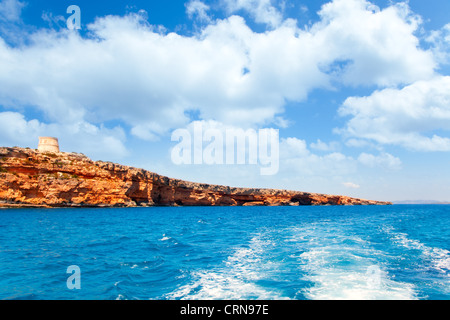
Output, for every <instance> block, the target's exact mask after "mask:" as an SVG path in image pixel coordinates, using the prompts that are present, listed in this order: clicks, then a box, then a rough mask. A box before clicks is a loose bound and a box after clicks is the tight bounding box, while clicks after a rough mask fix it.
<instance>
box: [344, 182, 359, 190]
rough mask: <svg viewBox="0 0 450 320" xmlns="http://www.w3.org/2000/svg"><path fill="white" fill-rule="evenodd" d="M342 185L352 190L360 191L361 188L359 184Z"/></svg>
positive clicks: (346, 183) (348, 183)
mask: <svg viewBox="0 0 450 320" xmlns="http://www.w3.org/2000/svg"><path fill="white" fill-rule="evenodd" d="M342 185H343V186H344V187H346V188H351V189H359V188H360V187H361V186H360V185H359V184H356V183H353V182H343V183H342Z"/></svg>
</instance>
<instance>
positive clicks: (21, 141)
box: [0, 112, 128, 160]
mask: <svg viewBox="0 0 450 320" xmlns="http://www.w3.org/2000/svg"><path fill="white" fill-rule="evenodd" d="M39 136H55V137H58V138H59V141H60V144H61V151H66V152H72V151H76V152H82V153H85V154H87V155H89V156H90V157H92V158H94V159H104V160H107V159H119V158H121V157H124V156H126V155H127V154H128V150H127V149H126V147H125V146H124V142H125V133H124V132H123V130H122V129H121V128H120V127H115V128H113V129H108V128H105V127H103V126H99V127H98V126H94V125H92V124H89V123H87V122H83V121H80V122H76V123H72V124H66V125H61V124H57V123H52V124H45V123H42V122H40V121H39V120H36V119H32V120H26V119H25V117H24V116H23V115H22V114H20V113H18V112H1V113H0V145H2V146H15V145H17V146H22V147H31V146H36V147H37V143H38V140H37V138H38V137H39ZM104 157H107V158H104Z"/></svg>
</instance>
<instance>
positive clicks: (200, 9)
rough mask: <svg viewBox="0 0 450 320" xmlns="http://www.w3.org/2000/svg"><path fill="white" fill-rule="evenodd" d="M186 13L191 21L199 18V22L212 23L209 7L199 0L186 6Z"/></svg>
mask: <svg viewBox="0 0 450 320" xmlns="http://www.w3.org/2000/svg"><path fill="white" fill-rule="evenodd" d="M185 6H186V13H187V15H188V17H189V18H190V19H192V18H194V16H196V17H197V19H198V20H200V21H201V22H205V23H210V22H211V18H210V17H209V15H208V13H207V12H208V10H209V6H208V5H206V4H205V3H204V2H202V1H199V0H191V1H189V2H188V3H187V4H186V5H185Z"/></svg>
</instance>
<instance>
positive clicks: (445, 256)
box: [383, 227, 450, 294]
mask: <svg viewBox="0 0 450 320" xmlns="http://www.w3.org/2000/svg"><path fill="white" fill-rule="evenodd" d="M383 231H384V232H385V233H387V234H388V235H390V236H391V240H392V241H393V242H394V243H395V244H397V245H398V246H400V247H402V248H406V249H410V250H417V251H419V252H420V255H421V259H422V260H423V262H424V264H423V265H422V267H425V268H428V269H432V270H434V271H437V272H438V274H439V275H440V276H438V277H437V278H436V279H434V280H432V279H430V280H429V281H431V282H433V284H434V286H436V287H438V288H439V290H440V291H442V292H444V293H446V294H449V293H450V251H449V250H446V249H442V248H438V247H431V246H428V245H426V244H424V243H422V242H420V241H419V240H416V239H411V238H409V236H408V234H406V233H403V232H396V231H395V230H394V228H393V227H385V228H384V229H383Z"/></svg>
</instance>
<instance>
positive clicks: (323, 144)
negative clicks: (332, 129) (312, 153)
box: [310, 139, 339, 151]
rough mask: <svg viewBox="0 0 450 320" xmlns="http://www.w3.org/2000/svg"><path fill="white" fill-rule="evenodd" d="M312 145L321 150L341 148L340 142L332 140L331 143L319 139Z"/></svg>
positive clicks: (313, 147) (311, 145)
mask: <svg viewBox="0 0 450 320" xmlns="http://www.w3.org/2000/svg"><path fill="white" fill-rule="evenodd" d="M310 147H311V148H312V149H315V150H319V151H336V150H338V149H339V142H337V141H331V142H329V143H326V142H323V141H322V140H320V139H317V142H312V143H311V144H310Z"/></svg>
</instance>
